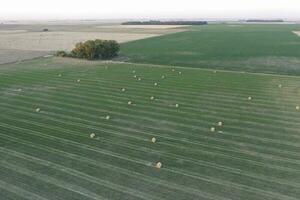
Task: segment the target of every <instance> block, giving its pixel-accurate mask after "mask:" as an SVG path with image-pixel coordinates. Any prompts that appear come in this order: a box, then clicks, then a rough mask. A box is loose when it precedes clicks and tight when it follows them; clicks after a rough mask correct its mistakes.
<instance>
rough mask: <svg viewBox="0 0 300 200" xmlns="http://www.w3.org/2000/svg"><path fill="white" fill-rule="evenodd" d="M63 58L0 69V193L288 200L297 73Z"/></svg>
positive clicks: (296, 149)
mask: <svg viewBox="0 0 300 200" xmlns="http://www.w3.org/2000/svg"><path fill="white" fill-rule="evenodd" d="M69 61H70V59H61V58H47V59H37V60H32V61H26V62H21V63H18V64H10V65H2V66H1V68H0V155H1V156H0V194H1V198H4V199H18V200H19V199H20V200H21V199H30V200H31V199H38V200H57V199H64V200H67V199H72V200H76V199H78V200H85V199H86V200H92V199H94V200H99V199H116V200H117V199H144V200H148V199H149V200H150V199H151V200H152V199H155V200H162V199H170V200H177V199H178V200H179V199H182V200H187V199H197V200H198V199H201V200H202V199H203V200H206V199H210V200H229V199H243V200H252V199H253V200H257V199H265V200H271V199H272V200H275V199H278V200H279V199H280V200H282V199H285V200H297V199H299V198H300V162H299V160H300V132H299V130H300V111H299V104H300V100H299V99H300V78H299V77H288V76H273V75H257V74H249V73H239V72H225V71H214V70H203V69H193V68H179V67H171V66H154V65H140V64H129V63H128V64H121V63H120V64H117V63H105V62H94V63H92V62H89V64H84V63H82V62H78V63H76V60H73V61H72V62H71V61H70V62H69ZM78 80H80V81H78ZM139 80H140V81H139ZM155 83H156V84H155ZM152 97H153V98H152ZM129 102H130V104H129ZM297 106H298V107H297ZM297 108H298V109H297Z"/></svg>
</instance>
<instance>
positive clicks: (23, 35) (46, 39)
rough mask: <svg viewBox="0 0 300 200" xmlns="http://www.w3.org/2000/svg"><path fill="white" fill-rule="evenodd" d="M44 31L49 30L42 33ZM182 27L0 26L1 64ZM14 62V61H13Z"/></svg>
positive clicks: (144, 36)
mask: <svg viewBox="0 0 300 200" xmlns="http://www.w3.org/2000/svg"><path fill="white" fill-rule="evenodd" d="M44 28H47V29H49V31H48V32H43V31H42V30H43V29H44ZM184 28H185V27H184V26H179V27H177V26H170V27H166V26H151V27H144V26H141V27H139V26H133V27H131V26H121V25H119V24H106V23H100V22H99V23H96V22H94V23H88V22H85V23H84V22H76V23H75V22H74V23H71V24H70V23H61V24H58V22H57V23H45V22H43V23H29V24H0V64H1V63H8V62H13V61H19V60H24V59H29V58H35V57H39V56H41V55H47V54H49V53H53V52H55V51H57V50H71V49H72V48H74V46H75V44H76V43H78V42H82V41H86V40H89V39H106V40H117V41H118V42H120V43H123V42H128V41H133V40H139V39H144V38H149V37H154V36H160V35H164V34H170V33H175V32H179V31H182V30H184ZM13 58H15V59H13Z"/></svg>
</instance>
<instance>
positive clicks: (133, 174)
mask: <svg viewBox="0 0 300 200" xmlns="http://www.w3.org/2000/svg"><path fill="white" fill-rule="evenodd" d="M0 137H1V136H0ZM2 138H3V139H5V140H7V139H8V140H10V141H18V142H19V143H21V144H25V145H30V146H32V147H35V148H39V149H41V150H46V151H49V152H50V153H54V152H55V153H57V154H59V155H61V156H63V157H66V159H73V160H75V161H76V162H77V160H79V161H80V162H84V163H86V164H87V165H94V166H95V167H96V168H99V169H100V168H103V169H106V170H113V171H114V172H112V173H122V174H124V175H126V176H130V177H133V178H135V179H141V180H143V181H145V182H149V183H150V184H151V185H160V187H163V188H165V187H167V188H171V189H173V190H179V191H180V192H182V193H189V194H193V195H196V196H198V197H202V198H208V199H216V198H217V199H226V198H221V197H218V196H215V195H212V194H209V193H205V192H202V191H199V190H195V189H193V188H189V187H185V186H184V185H178V184H173V183H171V182H167V181H164V180H162V179H159V178H155V177H151V176H145V175H143V174H141V173H137V172H133V171H130V170H127V169H125V168H120V167H117V166H114V165H111V164H107V163H105V162H104V161H102V160H101V161H100V160H97V161H95V160H93V159H89V158H88V157H87V155H85V156H84V157H83V156H79V155H76V154H73V153H69V152H64V151H60V150H58V149H54V148H51V147H50V146H49V145H48V146H45V145H41V144H39V145H36V144H35V143H32V142H28V141H25V140H22V139H18V138H14V137H7V136H4V137H2ZM27 156H28V155H27ZM27 160H28V159H27ZM30 162H34V160H30ZM16 164H17V163H16ZM36 164H43V163H40V162H36ZM50 167H51V166H50ZM62 172H63V171H62ZM170 192H171V191H170ZM172 192H174V191H172ZM169 195H171V194H169ZM176 195H178V194H176ZM194 197H195V196H194Z"/></svg>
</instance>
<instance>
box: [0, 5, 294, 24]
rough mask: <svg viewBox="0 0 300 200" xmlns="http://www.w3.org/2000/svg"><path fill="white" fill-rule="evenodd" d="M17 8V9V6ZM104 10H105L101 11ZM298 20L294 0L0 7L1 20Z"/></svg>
mask: <svg viewBox="0 0 300 200" xmlns="http://www.w3.org/2000/svg"><path fill="white" fill-rule="evenodd" d="M16 5H17V6H16ZM103 8H104V9H103ZM174 18H175V19H211V18H214V19H261V18H262V19H300V2H299V1H297V0H285V1H284V0H278V1H277V2H273V1H271V0H265V1H264V2H261V1H259V0H252V1H251V0H244V1H243V2H241V1H238V0H227V1H222V0H210V1H208V0H200V1H197V0H186V1H184V2H173V1H171V0H165V1H163V2H162V1H159V0H152V1H151V2H150V1H145V0H140V1H138V0H127V1H114V2H103V1H97V0H86V1H85V2H84V3H82V2H72V3H70V2H67V1H59V0H52V1H44V2H42V3H40V2H36V1H35V0H28V1H20V0H10V1H8V2H4V3H3V5H1V7H0V20H1V21H8V20H18V21H19V20H35V21H36V20H84V19H86V20H87V19H95V20H121V19H174Z"/></svg>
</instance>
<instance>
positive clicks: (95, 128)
mask: <svg viewBox="0 0 300 200" xmlns="http://www.w3.org/2000/svg"><path fill="white" fill-rule="evenodd" d="M13 112H17V111H13ZM17 113H19V114H18V115H20V114H21V113H20V112H17ZM55 117H58V116H57V115H56V116H55ZM25 118H26V117H25ZM47 118H48V117H47ZM48 119H51V118H48ZM36 120H37V119H36ZM36 120H35V121H36ZM52 120H53V119H52ZM54 121H55V123H56V124H57V123H60V121H59V120H55V118H54ZM81 121H82V120H81ZM126 123H127V124H128V122H126ZM126 123H125V124H126ZM64 125H65V124H64ZM64 125H63V126H64ZM75 125H76V123H73V124H72V126H75ZM91 128H93V129H94V130H97V127H90V128H89V129H88V130H87V131H90V129H91ZM100 131H101V129H100ZM158 136H159V137H160V135H158ZM173 139H174V138H173ZM221 150H223V151H226V149H221ZM233 152H234V151H231V153H233ZM262 155H263V154H262ZM265 159H268V157H266V158H265ZM270 159H271V160H272V158H270ZM282 160H285V159H283V158H279V159H278V161H282Z"/></svg>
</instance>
